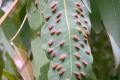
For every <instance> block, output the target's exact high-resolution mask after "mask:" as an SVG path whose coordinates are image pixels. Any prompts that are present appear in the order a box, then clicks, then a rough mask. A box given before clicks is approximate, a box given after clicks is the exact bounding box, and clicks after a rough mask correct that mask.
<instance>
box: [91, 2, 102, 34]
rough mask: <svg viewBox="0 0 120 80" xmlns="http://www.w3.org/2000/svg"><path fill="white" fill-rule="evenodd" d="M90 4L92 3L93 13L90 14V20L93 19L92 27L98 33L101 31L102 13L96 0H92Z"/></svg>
mask: <svg viewBox="0 0 120 80" xmlns="http://www.w3.org/2000/svg"><path fill="white" fill-rule="evenodd" d="M90 5H91V10H92V12H91V14H90V20H91V24H92V27H93V29H94V31H95V32H96V33H97V34H98V33H100V30H101V25H102V23H101V15H100V12H99V9H98V6H97V3H96V0H90Z"/></svg>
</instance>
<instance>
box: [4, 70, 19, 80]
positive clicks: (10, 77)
mask: <svg viewBox="0 0 120 80" xmlns="http://www.w3.org/2000/svg"><path fill="white" fill-rule="evenodd" d="M3 76H5V77H7V78H8V79H10V80H19V79H18V77H17V76H15V75H14V74H12V73H9V72H7V71H3Z"/></svg>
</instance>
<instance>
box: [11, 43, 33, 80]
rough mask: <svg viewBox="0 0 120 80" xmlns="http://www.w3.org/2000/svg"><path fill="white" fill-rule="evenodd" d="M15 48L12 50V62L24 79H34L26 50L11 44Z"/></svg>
mask: <svg viewBox="0 0 120 80" xmlns="http://www.w3.org/2000/svg"><path fill="white" fill-rule="evenodd" d="M13 46H14V48H15V52H14V62H15V64H16V66H17V68H18V70H19V72H20V74H21V75H22V77H23V79H24V80H34V76H33V70H32V65H31V62H30V60H29V58H28V56H27V54H26V52H25V51H24V50H22V49H20V48H17V47H16V46H15V45H14V44H13Z"/></svg>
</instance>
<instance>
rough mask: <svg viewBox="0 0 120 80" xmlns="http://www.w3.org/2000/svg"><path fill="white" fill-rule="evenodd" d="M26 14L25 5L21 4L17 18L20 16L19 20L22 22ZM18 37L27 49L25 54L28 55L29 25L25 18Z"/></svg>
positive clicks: (29, 45)
mask: <svg viewBox="0 0 120 80" xmlns="http://www.w3.org/2000/svg"><path fill="white" fill-rule="evenodd" d="M25 15H26V5H25V6H23V8H22V9H21V11H20V14H19V18H20V22H21V23H22V21H23V19H24V17H25ZM19 35H20V37H21V40H22V43H23V45H24V46H25V48H26V50H27V54H28V55H30V53H31V44H30V27H29V24H28V20H27V19H26V21H25V23H24V25H23V28H22V29H21V31H20V34H19Z"/></svg>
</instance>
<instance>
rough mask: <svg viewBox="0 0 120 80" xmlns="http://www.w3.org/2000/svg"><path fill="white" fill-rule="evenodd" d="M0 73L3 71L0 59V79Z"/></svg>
mask: <svg viewBox="0 0 120 80" xmlns="http://www.w3.org/2000/svg"><path fill="white" fill-rule="evenodd" d="M0 54H1V53H0ZM2 73H3V65H2V62H1V60H0V79H1V76H2Z"/></svg>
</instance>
